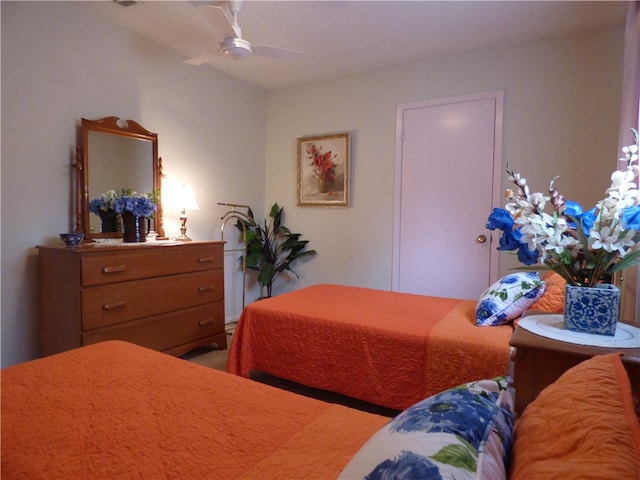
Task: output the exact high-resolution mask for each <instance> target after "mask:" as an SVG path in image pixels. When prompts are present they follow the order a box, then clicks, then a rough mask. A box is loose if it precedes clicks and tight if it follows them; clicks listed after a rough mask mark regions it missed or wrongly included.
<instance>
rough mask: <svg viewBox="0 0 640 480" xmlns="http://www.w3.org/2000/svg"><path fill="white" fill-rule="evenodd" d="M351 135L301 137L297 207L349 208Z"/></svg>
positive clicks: (299, 139) (299, 144)
mask: <svg viewBox="0 0 640 480" xmlns="http://www.w3.org/2000/svg"><path fill="white" fill-rule="evenodd" d="M349 167H350V166H349V134H348V133H337V134H334V135H324V136H318V137H301V138H298V205H301V206H304V205H308V206H313V205H319V206H334V207H347V206H349Z"/></svg>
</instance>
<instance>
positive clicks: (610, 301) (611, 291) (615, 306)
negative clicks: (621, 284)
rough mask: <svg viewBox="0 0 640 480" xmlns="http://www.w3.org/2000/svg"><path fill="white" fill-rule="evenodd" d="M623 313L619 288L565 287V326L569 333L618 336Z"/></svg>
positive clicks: (602, 285)
mask: <svg viewBox="0 0 640 480" xmlns="http://www.w3.org/2000/svg"><path fill="white" fill-rule="evenodd" d="M619 312H620V291H619V290H618V287H616V286H615V285H611V284H609V283H601V284H598V285H596V286H595V287H576V286H573V285H567V286H566V287H565V297H564V326H565V328H566V329H567V330H572V331H574V332H582V333H593V334H597V335H615V333H616V326H617V324H618V315H619Z"/></svg>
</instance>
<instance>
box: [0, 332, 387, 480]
mask: <svg viewBox="0 0 640 480" xmlns="http://www.w3.org/2000/svg"><path fill="white" fill-rule="evenodd" d="M388 420H389V419H388V418H386V417H382V416H378V415H373V414H369V413H364V412H360V411H356V410H352V409H349V408H346V407H343V406H339V405H332V404H328V403H325V402H321V401H318V400H314V399H310V398H306V397H302V396H298V395H295V394H293V393H291V392H287V391H283V390H278V389H275V388H273V387H269V386H266V385H263V384H259V383H256V382H253V381H249V380H246V379H244V378H240V377H237V376H233V375H228V374H226V373H224V372H219V371H216V370H212V369H210V368H206V367H202V366H199V365H195V364H192V363H189V362H187V361H184V360H181V359H178V358H174V357H170V356H167V355H164V354H162V353H158V352H154V351H151V350H147V349H145V348H142V347H138V346H135V345H131V344H127V343H124V342H105V343H99V344H95V345H91V346H88V347H83V348H80V349H77V350H72V351H69V352H65V353H62V354H58V355H54V356H51V357H47V358H43V359H39V360H34V361H32V362H27V363H23V364H20V365H16V366H13V367H8V368H5V369H3V370H2V478H3V480H4V479H15V478H22V479H37V478H47V479H67V480H68V479H96V478H109V479H115V478H144V479H152V478H153V479H181V480H182V479H190V478H193V479H198V480H201V479H225V480H229V479H253V480H255V479H258V478H259V479H278V480H282V479H285V478H292V479H293V478H309V479H314V478H315V479H323V480H324V479H327V478H335V477H337V476H338V474H339V473H340V471H341V470H342V468H343V467H344V465H346V463H347V462H348V461H349V459H350V458H351V457H352V456H353V455H354V454H355V452H356V451H357V450H358V449H359V448H360V446H361V445H362V444H363V443H364V442H365V441H366V440H367V439H368V438H369V437H370V436H371V435H372V434H373V433H374V432H375V431H376V430H377V429H379V428H380V427H381V426H382V425H384V424H385V423H386V422H387V421H388Z"/></svg>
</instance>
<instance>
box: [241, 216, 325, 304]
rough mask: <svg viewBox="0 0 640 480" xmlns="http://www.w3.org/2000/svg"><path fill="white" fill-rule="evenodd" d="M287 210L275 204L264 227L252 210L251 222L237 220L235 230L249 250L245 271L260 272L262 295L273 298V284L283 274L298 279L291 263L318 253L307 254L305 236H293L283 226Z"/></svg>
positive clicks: (259, 282)
mask: <svg viewBox="0 0 640 480" xmlns="http://www.w3.org/2000/svg"><path fill="white" fill-rule="evenodd" d="M283 216H284V207H280V206H279V205H278V204H277V203H274V204H273V206H272V207H271V211H270V212H269V220H267V219H265V220H264V222H263V223H262V224H260V223H258V222H256V221H255V218H254V216H253V211H252V210H251V208H249V210H248V212H247V217H248V220H244V219H238V221H237V223H236V227H237V228H238V229H239V230H240V231H241V232H242V233H243V237H244V238H242V239H241V240H242V242H243V243H244V244H245V249H246V260H245V261H246V268H248V269H249V270H252V271H254V272H258V277H257V282H258V284H259V285H260V295H261V296H263V293H264V289H265V288H266V293H267V294H266V296H267V297H271V292H272V287H273V282H275V280H276V279H277V278H278V277H279V276H280V274H281V273H283V272H286V271H288V272H291V273H292V274H294V275H295V276H296V277H297V278H300V277H299V275H298V274H297V273H296V272H295V271H294V270H293V269H292V267H291V265H292V263H293V262H294V261H295V260H297V259H299V258H302V257H306V256H313V255H315V254H316V251H315V250H307V244H308V243H309V240H300V237H301V236H302V234H300V233H292V232H291V231H290V230H289V229H288V228H287V227H285V226H284V225H283V224H282V221H283Z"/></svg>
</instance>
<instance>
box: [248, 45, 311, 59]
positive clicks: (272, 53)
mask: <svg viewBox="0 0 640 480" xmlns="http://www.w3.org/2000/svg"><path fill="white" fill-rule="evenodd" d="M254 47H255V51H254V52H253V54H254V55H255V56H257V57H269V58H296V57H299V56H300V55H303V53H302V52H300V51H298V50H289V49H287V48H278V47H270V46H268V45H254Z"/></svg>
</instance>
